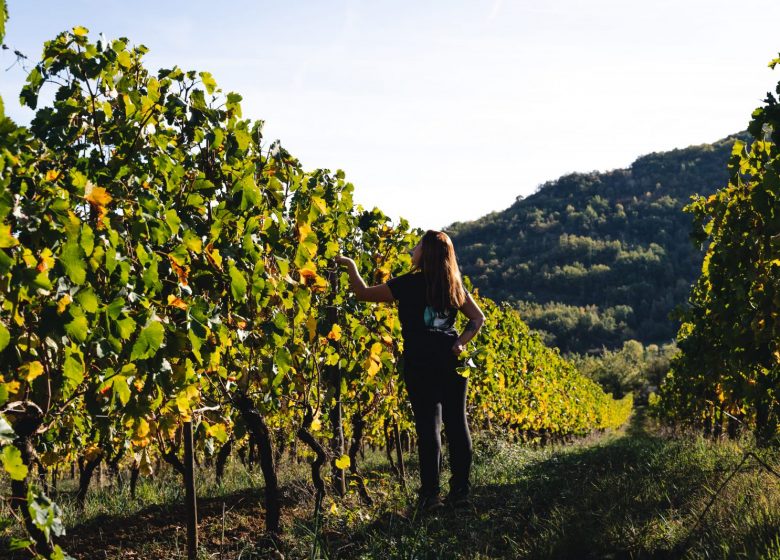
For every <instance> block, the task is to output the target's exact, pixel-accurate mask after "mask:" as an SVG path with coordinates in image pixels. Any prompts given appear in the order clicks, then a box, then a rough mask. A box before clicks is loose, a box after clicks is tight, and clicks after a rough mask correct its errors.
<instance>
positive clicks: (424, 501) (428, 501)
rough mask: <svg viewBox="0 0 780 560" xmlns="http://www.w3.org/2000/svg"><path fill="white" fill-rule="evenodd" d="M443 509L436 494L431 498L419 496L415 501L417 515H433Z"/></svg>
mask: <svg viewBox="0 0 780 560" xmlns="http://www.w3.org/2000/svg"><path fill="white" fill-rule="evenodd" d="M442 508H444V502H443V501H442V499H441V498H440V497H439V495H438V494H435V495H433V496H420V499H419V500H418V501H417V511H418V512H419V513H434V512H436V511H439V510H441V509H442Z"/></svg>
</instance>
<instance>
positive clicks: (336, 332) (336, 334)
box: [328, 325, 341, 342]
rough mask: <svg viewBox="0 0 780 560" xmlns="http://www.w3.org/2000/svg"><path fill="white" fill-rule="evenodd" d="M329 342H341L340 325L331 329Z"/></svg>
mask: <svg viewBox="0 0 780 560" xmlns="http://www.w3.org/2000/svg"><path fill="white" fill-rule="evenodd" d="M328 340H332V341H334V342H338V341H339V340H341V327H339V326H338V325H333V326H332V327H331V329H330V332H329V333H328Z"/></svg>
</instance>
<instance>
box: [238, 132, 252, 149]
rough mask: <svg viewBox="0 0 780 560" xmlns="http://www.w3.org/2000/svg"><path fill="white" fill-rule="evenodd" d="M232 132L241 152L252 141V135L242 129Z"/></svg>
mask: <svg viewBox="0 0 780 560" xmlns="http://www.w3.org/2000/svg"><path fill="white" fill-rule="evenodd" d="M234 134H235V137H236V143H237V144H238V149H239V150H241V151H242V152H243V151H244V150H246V149H247V148H248V147H249V143H250V142H251V141H252V137H251V136H249V133H248V132H246V131H244V130H236V131H235V132H234Z"/></svg>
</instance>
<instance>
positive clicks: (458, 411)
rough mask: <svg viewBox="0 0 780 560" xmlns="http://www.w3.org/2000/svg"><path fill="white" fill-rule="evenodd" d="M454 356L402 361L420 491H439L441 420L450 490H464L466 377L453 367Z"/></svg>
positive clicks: (467, 448) (469, 452) (467, 464)
mask: <svg viewBox="0 0 780 560" xmlns="http://www.w3.org/2000/svg"><path fill="white" fill-rule="evenodd" d="M456 365H457V363H456V360H454V359H447V360H439V361H437V362H432V363H424V362H421V363H408V362H407V363H406V364H405V365H404V381H405V382H406V390H407V392H408V393H409V400H410V401H411V403H412V411H413V412H414V424H415V428H416V430H417V450H418V452H419V456H420V481H421V483H422V484H421V487H420V494H421V495H422V496H433V495H437V494H438V493H439V490H440V488H439V470H440V468H441V435H440V433H441V423H442V418H443V419H444V430H445V434H446V436H447V444H448V448H449V457H450V471H451V475H452V476H451V478H450V491H451V492H468V490H469V473H470V471H471V455H472V449H471V434H470V433H469V425H468V421H467V419H466V391H467V388H468V380H467V379H466V378H465V377H463V376H461V375H458V373H457V372H456V371H455V366H456Z"/></svg>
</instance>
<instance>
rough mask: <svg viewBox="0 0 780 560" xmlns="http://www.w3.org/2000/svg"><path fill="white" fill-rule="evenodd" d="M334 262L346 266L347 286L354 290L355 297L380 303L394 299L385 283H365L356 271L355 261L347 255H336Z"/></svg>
mask: <svg viewBox="0 0 780 560" xmlns="http://www.w3.org/2000/svg"><path fill="white" fill-rule="evenodd" d="M336 262H337V263H338V264H343V265H345V266H346V267H347V273H348V274H349V287H350V288H351V289H352V291H353V292H355V297H356V298H357V299H358V300H360V301H374V302H381V303H390V302H392V301H394V300H395V298H394V297H393V293H392V292H391V291H390V288H388V286H387V284H377V285H376V286H368V285H366V282H365V281H364V280H363V278H361V276H360V272H358V269H357V265H356V264H355V261H353V260H352V259H350V258H349V257H342V256H338V257H336Z"/></svg>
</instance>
